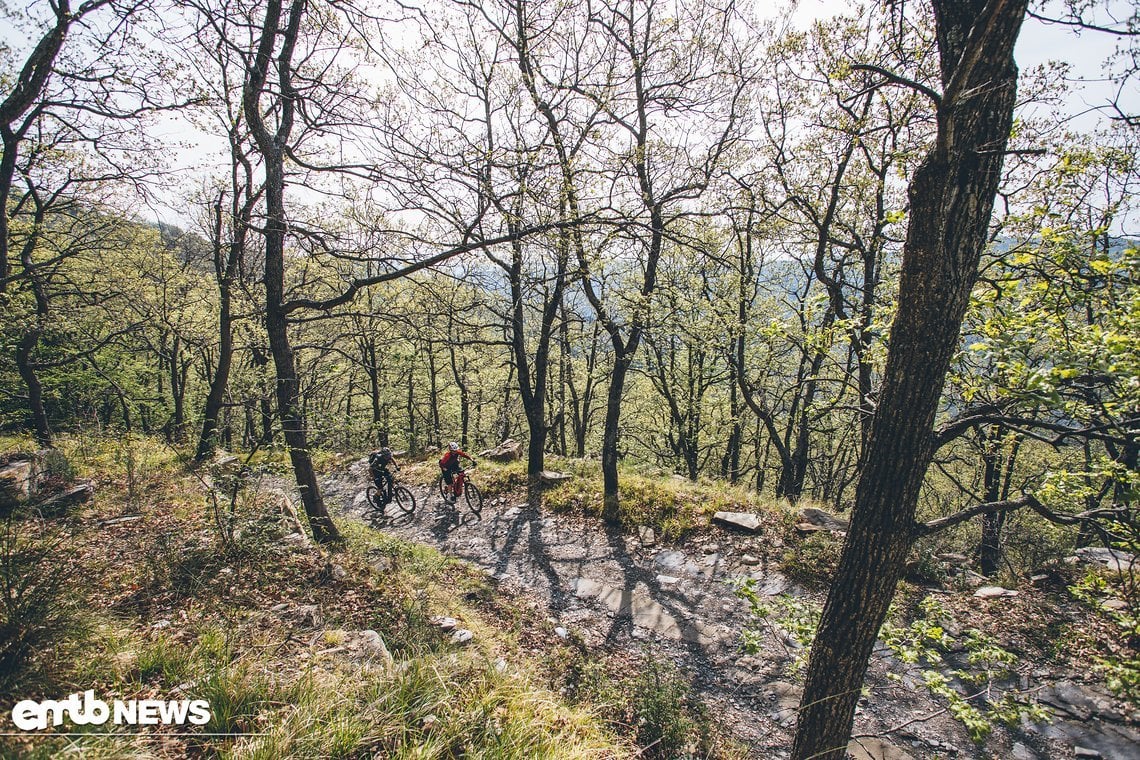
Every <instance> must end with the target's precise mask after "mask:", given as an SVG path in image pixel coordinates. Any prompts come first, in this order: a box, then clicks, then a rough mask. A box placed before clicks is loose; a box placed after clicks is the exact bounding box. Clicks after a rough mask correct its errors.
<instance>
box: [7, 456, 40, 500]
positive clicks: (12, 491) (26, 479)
mask: <svg viewBox="0 0 1140 760" xmlns="http://www.w3.org/2000/svg"><path fill="white" fill-rule="evenodd" d="M34 487H35V468H34V467H33V466H32V463H31V462H30V461H22V462H10V463H9V464H7V465H5V466H4V467H0V509H12V508H13V507H16V506H18V505H20V504H25V503H27V502H28V501H30V500H31V498H32V493H33V492H34Z"/></svg>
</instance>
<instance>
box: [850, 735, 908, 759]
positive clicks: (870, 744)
mask: <svg viewBox="0 0 1140 760" xmlns="http://www.w3.org/2000/svg"><path fill="white" fill-rule="evenodd" d="M847 755H848V757H853V758H855V760H914V757H913V756H912V755H910V754H909V753H907V752H903V751H902V750H901V749H899V748H898V747H896V746H895V745H893V744H891V743H890V742H885V741H883V740H882V739H852V740H851V743H850V744H848V745H847Z"/></svg>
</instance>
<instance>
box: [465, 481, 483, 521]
mask: <svg viewBox="0 0 1140 760" xmlns="http://www.w3.org/2000/svg"><path fill="white" fill-rule="evenodd" d="M463 496H464V498H466V499H467V506H468V507H469V508H470V509H471V512H472V513H474V514H476V515H477V514H479V513H480V512H482V511H483V494H481V493H479V489H478V488H477V487H476V486H475V484H474V483H471V482H467V483H465V484H464V485H463Z"/></svg>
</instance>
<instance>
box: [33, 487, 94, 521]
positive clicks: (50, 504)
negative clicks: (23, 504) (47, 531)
mask: <svg viewBox="0 0 1140 760" xmlns="http://www.w3.org/2000/svg"><path fill="white" fill-rule="evenodd" d="M92 493H95V488H93V487H92V485H91V484H90V483H80V484H78V485H73V487H71V488H70V489H67V490H65V491H62V492H59V493H56V495H55V496H50V497H48V498H47V499H44V500H43V501H40V502H39V504H38V505H36V509H39V510H40V514H42V515H44V516H49V517H50V516H58V515H63V514H65V513H66V512H67V510H68V509H70V508H71V507H74V506H75V505H76V504H83V502H84V501H89V500H90V499H91V495H92Z"/></svg>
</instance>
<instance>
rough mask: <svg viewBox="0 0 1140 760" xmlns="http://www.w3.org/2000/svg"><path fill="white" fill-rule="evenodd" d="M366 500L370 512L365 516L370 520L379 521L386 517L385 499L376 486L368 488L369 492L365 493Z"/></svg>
mask: <svg viewBox="0 0 1140 760" xmlns="http://www.w3.org/2000/svg"><path fill="white" fill-rule="evenodd" d="M364 498H365V499H367V501H368V511H367V512H366V513H365V514H364V516H365V517H367V518H368V519H369V520H379V519H380V518H382V517H383V516H384V500H383V499H384V497H383V496H382V495H381V493H380V489H378V488H377V487H376V486H368V490H367V491H365V492H364Z"/></svg>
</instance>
